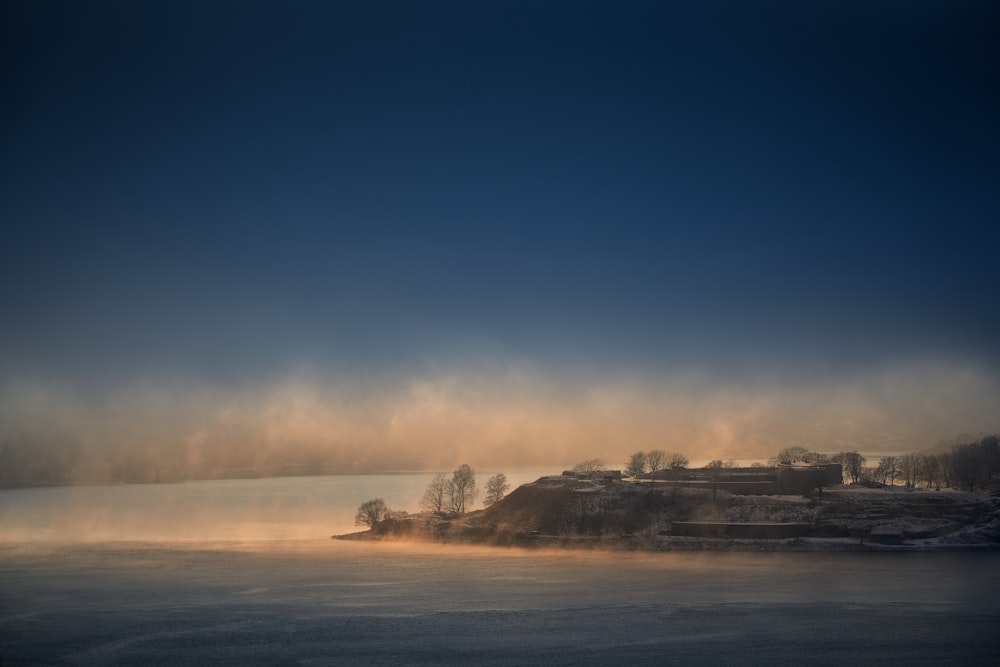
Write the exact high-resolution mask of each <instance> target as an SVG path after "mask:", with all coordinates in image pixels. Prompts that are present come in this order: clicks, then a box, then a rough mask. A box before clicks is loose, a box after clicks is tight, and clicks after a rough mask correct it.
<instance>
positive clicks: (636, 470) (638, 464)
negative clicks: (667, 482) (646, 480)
mask: <svg viewBox="0 0 1000 667" xmlns="http://www.w3.org/2000/svg"><path fill="white" fill-rule="evenodd" d="M645 472H646V452H636V453H634V454H632V456H630V457H629V460H628V465H627V466H625V474H626V475H628V476H629V477H632V478H635V477H642V475H643V473H645Z"/></svg>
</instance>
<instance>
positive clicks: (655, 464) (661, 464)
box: [646, 449, 667, 474]
mask: <svg viewBox="0 0 1000 667" xmlns="http://www.w3.org/2000/svg"><path fill="white" fill-rule="evenodd" d="M646 466H647V467H648V468H649V472H650V474H653V473H657V472H659V471H661V470H663V469H664V468H666V467H667V453H666V452H665V451H663V450H662V449H651V450H650V451H648V452H646Z"/></svg>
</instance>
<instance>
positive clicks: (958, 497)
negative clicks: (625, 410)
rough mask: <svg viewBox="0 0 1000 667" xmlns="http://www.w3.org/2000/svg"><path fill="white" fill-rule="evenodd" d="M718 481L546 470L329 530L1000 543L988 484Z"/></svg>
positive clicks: (766, 543) (762, 543) (713, 541)
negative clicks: (444, 502) (785, 486)
mask: <svg viewBox="0 0 1000 667" xmlns="http://www.w3.org/2000/svg"><path fill="white" fill-rule="evenodd" d="M713 486H714V487H715V488H713ZM721 486H722V485H721V484H716V485H713V484H711V483H703V484H699V483H674V482H671V481H669V480H646V481H639V480H636V481H629V480H621V479H620V478H619V477H618V476H602V475H600V474H593V475H578V476H574V475H568V474H566V475H562V476H552V477H542V478H541V479H539V480H537V481H535V482H533V483H531V484H525V485H523V486H521V487H519V488H518V489H516V490H514V491H513V492H512V493H510V495H508V496H507V497H506V498H504V499H503V500H502V501H501V502H499V503H497V504H495V505H493V506H492V507H490V508H487V509H484V510H479V511H475V512H469V513H467V514H463V515H460V516H453V515H447V514H443V513H431V512H424V513H420V514H412V515H406V516H402V517H397V518H393V519H387V520H385V521H382V522H379V523H378V524H376V525H375V526H374V527H373V528H372V529H371V530H368V531H364V532H360V533H352V534H349V535H340V536H335V538H337V539H361V540H404V539H416V540H421V541H436V542H453V543H475V544H492V545H504V546H506V545H519V546H529V547H530V546H546V547H548V546H567V547H584V548H595V547H609V548H621V549H640V550H651V551H683V550H734V551H739V550H743V551H859V550H883V551H914V550H946V549H962V550H1000V498H997V497H995V496H992V495H989V494H984V493H972V492H963V491H954V490H945V491H937V490H924V489H920V490H914V489H909V490H907V489H903V488H902V487H891V488H878V489H872V488H864V487H857V486H854V485H840V484H838V485H834V486H832V487H829V488H824V489H822V490H819V489H816V490H814V491H812V492H810V493H807V494H805V495H798V494H774V495H762V494H760V495H759V494H754V493H752V492H751V493H734V492H731V491H727V490H725V489H724V488H720V487H721ZM730 488H732V487H730ZM751 491H752V489H751Z"/></svg>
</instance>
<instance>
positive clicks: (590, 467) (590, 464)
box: [573, 459, 604, 473]
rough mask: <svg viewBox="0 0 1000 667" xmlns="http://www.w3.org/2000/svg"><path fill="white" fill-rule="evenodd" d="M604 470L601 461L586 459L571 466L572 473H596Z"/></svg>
mask: <svg viewBox="0 0 1000 667" xmlns="http://www.w3.org/2000/svg"><path fill="white" fill-rule="evenodd" d="M600 470H604V461H602V460H601V459H587V460H586V461H580V462H579V463H577V464H576V465H575V466H573V472H583V473H589V472H598V471H600Z"/></svg>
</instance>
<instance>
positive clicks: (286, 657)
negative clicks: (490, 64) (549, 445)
mask: <svg viewBox="0 0 1000 667" xmlns="http://www.w3.org/2000/svg"><path fill="white" fill-rule="evenodd" d="M275 546H278V547H279V548H277V549H275V548H274V547H275ZM997 565H998V561H997V558H996V556H995V555H994V554H985V553H961V554H905V555H899V554H895V555H892V554H836V555H830V554H703V555H687V554H656V555H652V556H651V555H641V554H624V553H617V554H612V555H606V554H585V553H571V554H568V553H565V552H562V553H559V552H555V553H553V552H523V551H521V550H513V551H511V550H498V549H481V548H464V547H456V546H454V545H450V546H447V547H430V548H422V547H417V548H415V547H411V546H407V545H399V544H394V545H385V544H371V543H337V542H334V543H332V545H331V543H330V542H329V541H325V542H322V543H313V542H308V543H295V544H292V543H286V544H283V545H246V544H236V543H230V544H218V545H214V546H210V547H204V546H199V545H193V544H192V545H184V544H174V545H169V544H168V545H158V544H136V543H132V544H117V545H92V546H72V547H45V548H43V549H40V550H36V549H29V548H26V547H24V546H21V547H11V546H7V547H2V548H0V590H2V591H3V593H2V594H0V627H2V628H3V632H2V633H0V655H2V658H3V664H4V665H5V666H8V665H23V664H55V665H59V664H66V665H73V664H78V665H84V664H86V665H102V664H103V665H111V664H143V665H168V664H169V665H173V664H198V663H201V664H207V663H211V664H304V665H305V664H385V665H388V664H486V665H488V664H527V665H532V664H535V665H541V664H546V665H570V664H622V663H632V664H662V663H663V662H665V661H669V662H677V663H680V664H720V663H730V664H732V663H736V662H740V663H747V662H750V663H766V664H798V663H802V662H804V661H806V660H808V661H809V662H811V663H813V664H834V663H842V662H843V661H845V660H851V661H854V662H859V661H860V662H861V663H865V664H873V663H875V662H879V663H884V664H901V663H906V662H909V661H913V662H914V663H918V662H919V663H921V664H926V663H927V662H928V661H930V660H941V661H944V662H945V663H949V664H958V663H961V664H990V663H991V662H992V658H993V657H995V655H996V653H997V650H998V649H1000V640H998V639H997V638H996V634H995V629H996V627H997V624H998V622H1000V595H998V593H1000V574H998V573H997V572H998V568H997V567H996V566H997Z"/></svg>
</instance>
